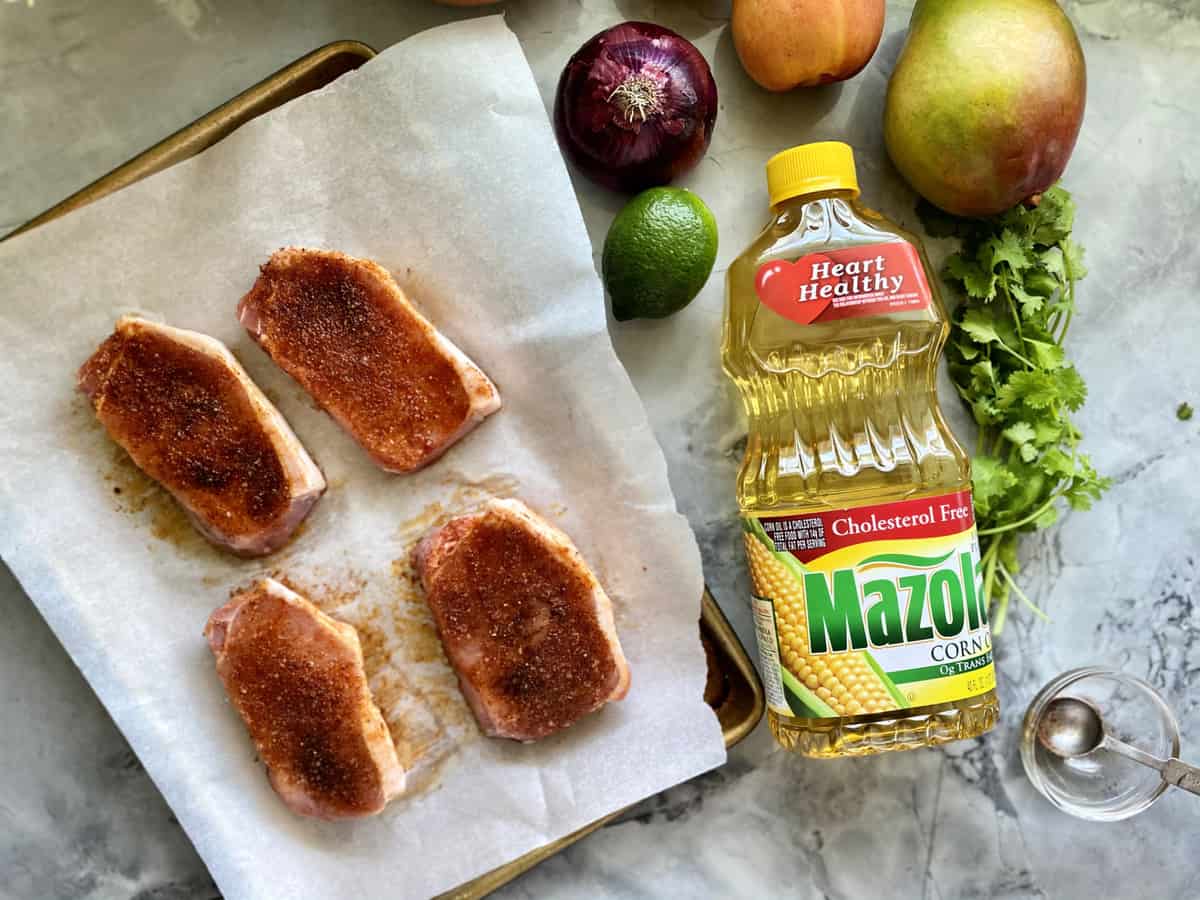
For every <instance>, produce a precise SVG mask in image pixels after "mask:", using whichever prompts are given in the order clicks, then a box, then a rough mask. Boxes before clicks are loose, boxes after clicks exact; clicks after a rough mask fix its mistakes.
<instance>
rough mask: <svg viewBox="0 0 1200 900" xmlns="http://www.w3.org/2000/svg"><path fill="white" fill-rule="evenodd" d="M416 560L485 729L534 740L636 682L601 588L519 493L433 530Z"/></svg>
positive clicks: (573, 551) (572, 550)
mask: <svg viewBox="0 0 1200 900" xmlns="http://www.w3.org/2000/svg"><path fill="white" fill-rule="evenodd" d="M416 564H417V569H418V571H419V573H420V576H421V583H422V585H423V586H424V588H425V599H426V602H428V604H429V608H430V609H431V610H432V611H433V618H434V622H435V624H436V625H437V631H438V635H439V636H440V637H441V639H442V646H443V647H445V649H446V655H447V656H448V657H449V658H450V664H451V665H452V666H454V670H455V672H457V673H458V681H459V684H460V685H461V687H462V691H463V694H464V695H465V696H466V698H467V701H468V702H469V703H470V704H471V709H472V710H473V711H474V713H475V718H476V719H477V720H478V721H479V726H480V728H482V729H483V731H484V732H485V733H486V734H489V735H491V736H492V737H505V738H512V739H514V740H518V741H533V740H537V739H538V738H543V737H546V736H547V735H550V734H553V733H554V732H556V731H558V730H560V729H562V728H566V727H567V726H568V725H570V724H572V723H573V722H575V721H577V720H578V719H579V718H581V717H582V716H585V715H587V714H588V713H590V712H593V711H594V710H596V709H599V708H600V707H601V706H603V705H604V704H605V703H607V702H608V701H609V700H620V699H621V698H623V697H624V696H625V694H626V693H627V692H628V691H629V666H628V665H627V664H626V662H625V654H624V653H622V652H621V644H620V642H619V641H618V640H617V632H616V628H615V626H614V625H613V613H612V604H611V603H609V600H608V597H607V596H606V595H605V593H604V590H603V589H602V588H601V587H600V584H599V582H597V581H596V577H595V576H594V575H593V574H592V572H591V570H589V569H588V567H587V563H585V562H584V561H583V558H582V557H581V556H580V555H579V551H578V550H576V549H575V546H574V545H573V544H572V543H571V539H570V538H568V537H567V536H566V535H565V534H563V533H562V532H561V531H559V530H558V529H557V528H555V527H554V526H552V525H551V524H550V523H548V522H546V521H545V520H543V519H541V518H539V517H538V516H537V515H536V514H535V513H534V512H533V511H532V510H530V509H529V508H528V507H527V506H525V504H523V503H521V502H520V501H518V500H490V501H488V504H487V505H486V506H485V508H484V510H483V511H482V512H480V513H477V514H475V515H468V516H462V517H460V518H457V519H454V520H452V521H450V522H449V523H447V524H446V525H445V526H443V527H442V528H439V529H437V530H435V531H433V532H431V533H430V534H429V535H427V536H426V537H425V538H424V539H423V540H422V541H421V543H420V544H419V545H418V547H417V551H416Z"/></svg>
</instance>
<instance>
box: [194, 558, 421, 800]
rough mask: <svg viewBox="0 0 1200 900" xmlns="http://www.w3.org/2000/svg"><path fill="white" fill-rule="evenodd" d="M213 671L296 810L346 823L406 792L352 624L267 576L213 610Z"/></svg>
mask: <svg viewBox="0 0 1200 900" xmlns="http://www.w3.org/2000/svg"><path fill="white" fill-rule="evenodd" d="M204 636H205V637H206V638H208V644H209V646H210V647H211V648H212V652H213V655H214V656H216V658H217V674H218V675H220V676H221V681H223V682H224V683H225V691H226V693H227V694H228V695H229V699H230V700H231V701H232V703H233V705H234V706H235V707H236V708H237V711H238V712H239V713H240V714H241V716H242V719H243V720H244V721H245V723H246V727H247V728H248V729H249V730H250V737H251V738H252V739H253V740H254V746H255V747H256V748H257V749H258V755H259V758H260V759H261V760H262V761H263V762H264V763H265V764H266V766H267V776H268V778H269V779H270V781H271V787H273V788H275V791H276V792H277V793H278V794H279V796H280V797H281V798H282V799H283V802H284V803H285V804H287V806H288V808H289V809H291V810H292V812H294V813H297V814H298V815H302V816H316V817H318V818H321V819H348V818H354V817H357V816H370V815H374V814H375V813H377V812H379V811H380V810H381V809H383V807H384V806H385V805H386V804H387V802H388V800H390V799H391V798H392V797H394V796H396V795H397V794H399V793H401V792H403V790H404V769H402V768H401V766H400V761H399V760H398V759H397V758H396V748H395V746H394V745H393V744H392V738H391V735H390V734H389V733H388V729H387V725H386V724H385V723H384V721H383V716H381V715H380V713H379V708H378V707H377V706H376V705H375V701H374V700H372V699H371V692H370V690H369V689H368V688H367V678H366V675H365V674H364V673H363V656H362V648H361V647H360V646H359V643H358V634H357V633H356V632H355V631H354V628H353V627H351V626H350V625H347V624H345V623H344V622H338V621H336V620H335V619H331V618H330V617H329V616H327V615H325V614H324V613H323V612H321V611H320V610H319V609H317V608H316V607H315V606H313V605H312V604H311V603H309V602H308V601H307V600H305V599H304V598H303V597H301V596H300V595H299V594H297V593H295V592H294V591H291V590H289V589H288V588H286V587H284V586H283V585H282V584H280V583H279V582H278V581H275V580H273V579H270V578H267V579H264V580H263V581H261V582H259V583H258V584H256V585H254V587H252V588H248V589H246V590H243V591H241V592H240V593H238V594H235V595H234V597H233V599H232V600H230V601H229V602H228V603H227V604H225V605H224V606H222V607H221V608H220V609H218V610H217V611H216V612H214V613H213V614H212V617H211V618H210V619H209V620H208V626H207V627H206V628H205V629H204Z"/></svg>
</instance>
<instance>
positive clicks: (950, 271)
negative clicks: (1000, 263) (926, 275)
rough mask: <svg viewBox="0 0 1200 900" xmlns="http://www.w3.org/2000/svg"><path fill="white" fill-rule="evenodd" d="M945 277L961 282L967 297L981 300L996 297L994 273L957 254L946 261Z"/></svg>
mask: <svg viewBox="0 0 1200 900" xmlns="http://www.w3.org/2000/svg"><path fill="white" fill-rule="evenodd" d="M946 276H947V277H948V278H953V279H954V280H955V281H959V282H961V283H962V286H963V290H965V291H966V292H967V294H968V296H971V297H978V298H979V299H981V300H990V299H991V298H992V297H995V296H996V273H995V272H993V271H992V270H991V269H990V268H984V267H983V266H981V265H979V263H977V262H974V261H972V260H969V259H967V258H966V257H964V256H960V255H959V254H957V253H956V254H955V255H954V256H951V257H950V258H949V259H948V260H946Z"/></svg>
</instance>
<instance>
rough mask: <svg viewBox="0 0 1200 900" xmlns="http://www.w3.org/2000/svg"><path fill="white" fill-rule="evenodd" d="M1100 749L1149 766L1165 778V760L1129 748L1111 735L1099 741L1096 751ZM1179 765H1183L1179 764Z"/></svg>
mask: <svg viewBox="0 0 1200 900" xmlns="http://www.w3.org/2000/svg"><path fill="white" fill-rule="evenodd" d="M1101 748H1103V749H1104V750H1108V751H1111V752H1112V753H1117V754H1119V755H1121V756H1124V757H1125V758H1126V759H1132V760H1133V761H1134V762H1136V763H1141V764H1142V765H1143V766H1149V767H1150V768H1151V769H1158V771H1159V772H1162V773H1163V777H1164V778H1165V777H1166V767H1167V761H1166V760H1165V759H1159V758H1158V757H1157V756H1153V755H1151V754H1149V753H1147V752H1146V751H1145V750H1139V749H1138V748H1137V747H1131V746H1130V745H1129V744H1127V743H1125V742H1124V741H1120V740H1117V739H1116V738H1115V737H1113V736H1112V735H1111V734H1105V735H1104V738H1103V739H1102V740H1101V741H1100V743H1099V745H1098V746H1097V748H1096V749H1101ZM1180 765H1183V764H1182V763H1180Z"/></svg>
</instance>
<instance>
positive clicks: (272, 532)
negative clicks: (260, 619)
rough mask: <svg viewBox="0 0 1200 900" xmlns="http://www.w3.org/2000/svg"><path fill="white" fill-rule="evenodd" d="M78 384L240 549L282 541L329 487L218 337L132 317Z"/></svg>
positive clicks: (123, 438) (188, 504)
mask: <svg viewBox="0 0 1200 900" xmlns="http://www.w3.org/2000/svg"><path fill="white" fill-rule="evenodd" d="M78 384H79V389H80V390H81V391H83V392H84V393H85V394H87V395H88V397H89V398H91V401H92V406H93V407H94V408H95V410H96V416H97V417H98V418H99V419H100V421H101V423H103V425H104V427H105V428H107V429H108V433H109V435H110V436H111V437H112V439H113V440H114V441H116V442H117V443H118V444H120V445H121V446H122V447H124V448H125V450H126V452H128V453H129V455H130V456H131V457H132V458H133V461H134V462H135V463H137V465H138V466H139V467H140V468H141V469H142V470H143V471H145V472H146V474H148V475H149V476H150V477H151V478H153V479H155V480H156V481H158V482H159V483H161V484H162V486H163V487H165V488H166V489H167V490H168V491H170V492H171V494H173V495H174V497H175V499H176V500H178V501H179V503H180V505H182V506H183V508H184V510H186V512H187V514H188V516H189V518H190V519H191V520H192V522H193V524H195V526H196V528H197V529H199V531H200V533H201V534H203V535H204V536H205V537H206V538H208V539H209V540H210V541H212V542H213V543H215V544H220V545H221V546H224V547H228V548H229V549H230V550H232V551H233V552H234V553H237V554H239V555H242V556H262V555H263V554H266V553H271V552H272V551H274V550H277V549H279V547H281V546H283V544H284V543H285V542H286V541H287V539H288V538H289V537H290V536H291V534H292V532H293V531H294V530H295V529H296V526H297V525H299V524H300V522H301V521H302V520H303V519H304V517H305V516H306V515H308V513H309V510H311V509H312V508H313V505H314V504H315V503H316V502H317V500H318V499H320V496H321V494H322V493H323V492H324V490H325V478H324V476H322V475H321V470H320V469H318V468H317V466H316V463H314V462H313V461H312V459H311V458H310V457H309V455H308V453H307V452H306V451H305V449H304V447H302V446H301V445H300V441H299V440H297V438H296V435H295V434H293V433H292V429H291V428H289V427H288V424H287V422H286V421H284V418H283V416H281V415H280V414H279V411H278V410H276V409H275V407H274V406H272V405H271V402H270V401H269V400H267V398H266V397H265V396H263V393H262V391H260V390H259V389H258V387H257V386H256V385H255V384H254V382H252V381H251V380H250V376H249V375H247V374H246V372H245V370H244V369H243V368H242V367H241V365H239V364H238V361H237V360H236V359H234V357H233V354H232V353H230V352H229V350H228V349H226V347H225V345H224V344H222V343H221V342H220V341H218V340H216V339H214V338H211V337H208V336H207V335H203V334H198V333H197V332H194V331H184V330H182V329H180V328H171V327H170V326H167V325H160V324H158V323H156V322H150V321H147V320H146V319H140V318H137V317H136V316H125V317H123V318H121V319H120V320H119V321H118V322H117V327H116V330H115V331H114V332H113V334H112V336H111V337H109V338H108V340H106V341H105V342H104V343H103V344H101V345H100V349H99V350H97V351H96V352H95V353H94V354H93V355H92V357H91V359H89V360H88V361H87V362H86V363H84V364H83V367H82V368H81V369H80V370H79V381H78Z"/></svg>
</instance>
